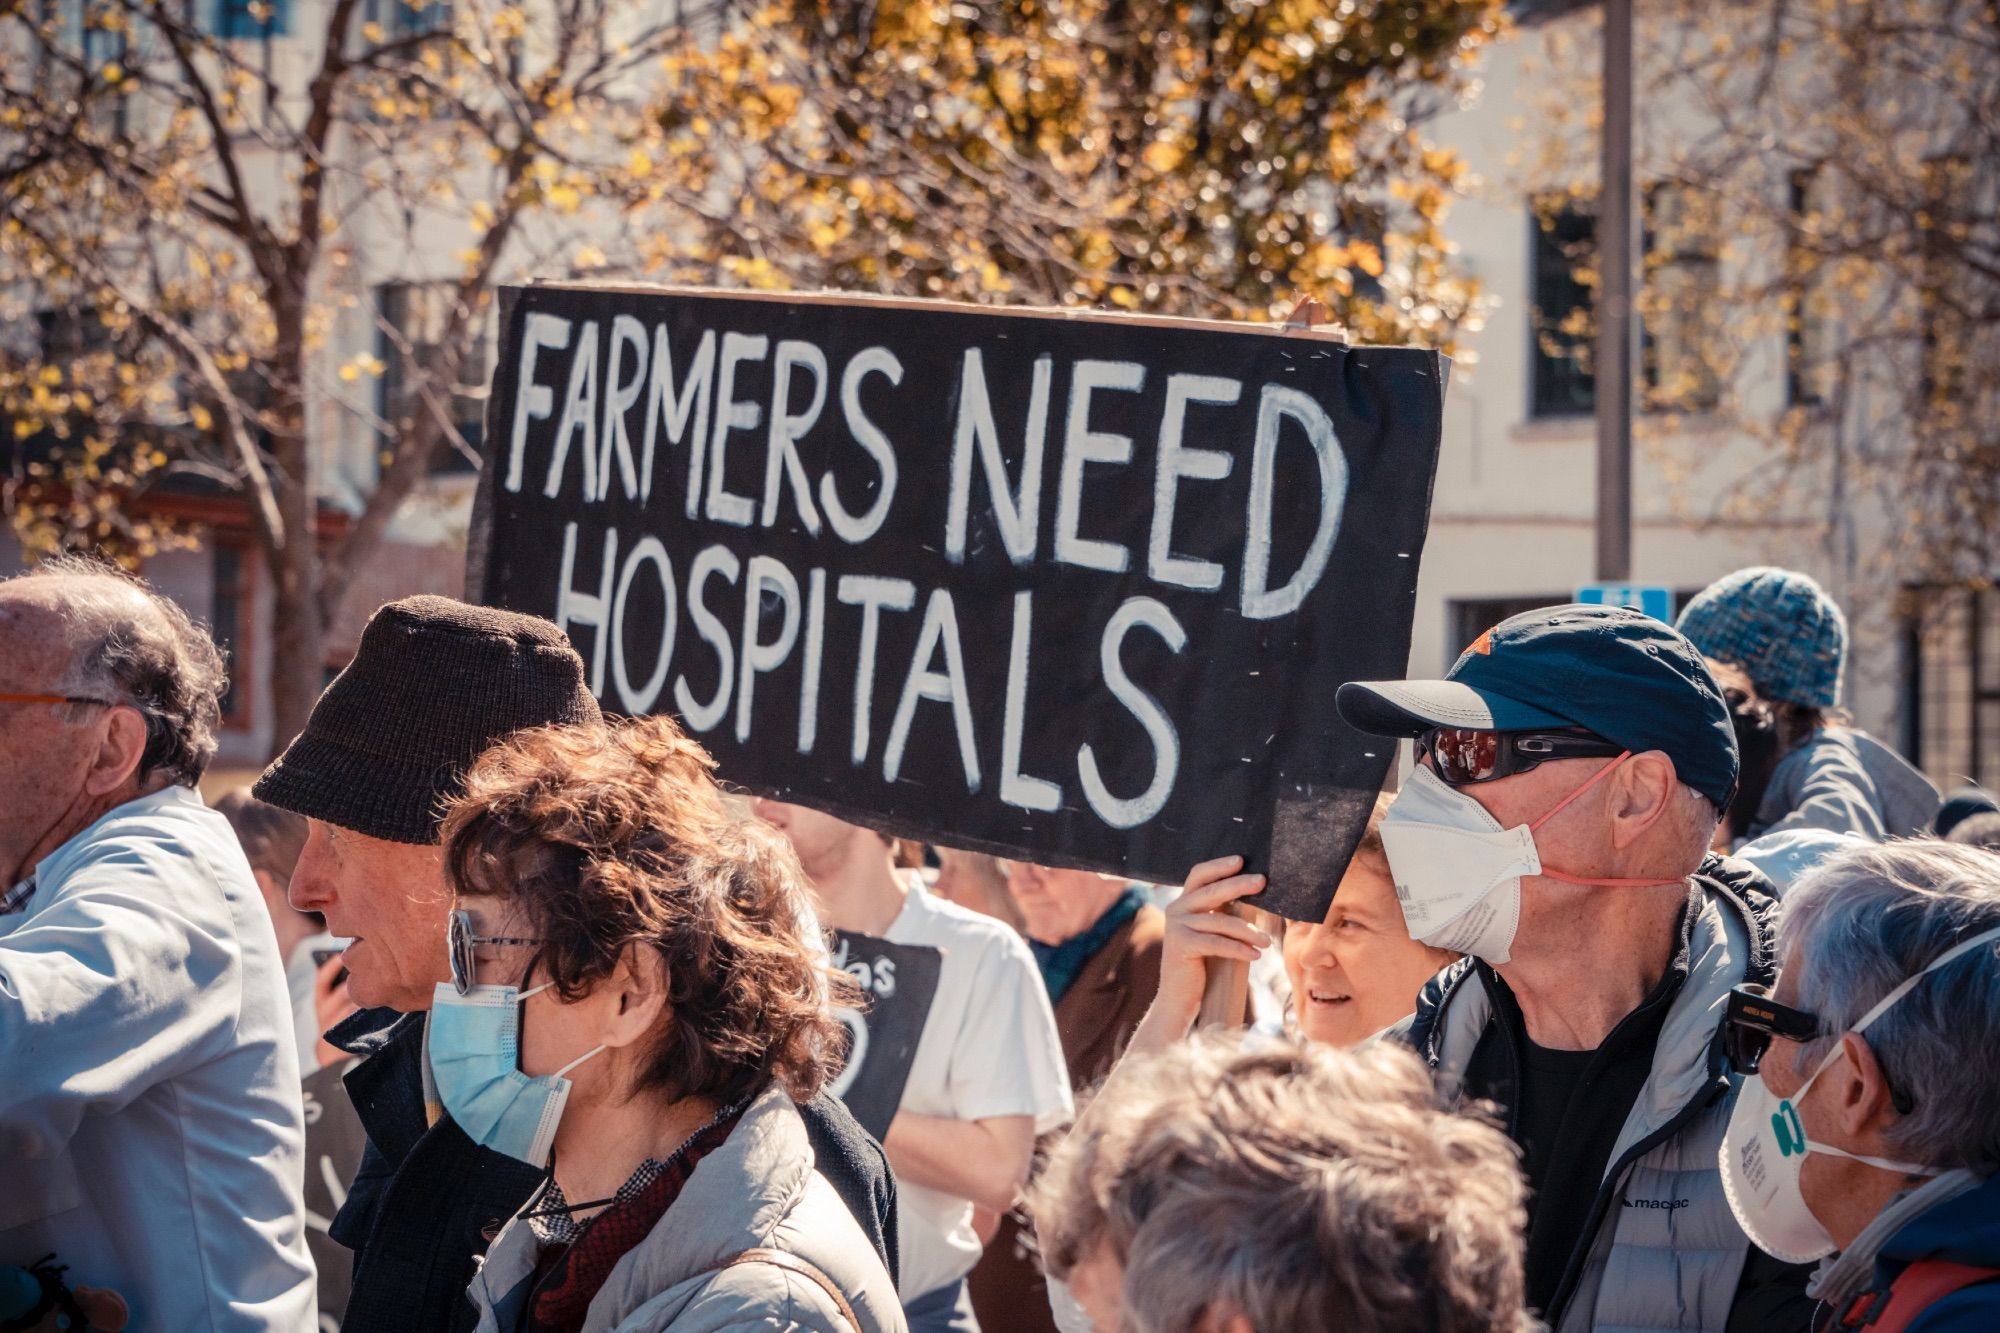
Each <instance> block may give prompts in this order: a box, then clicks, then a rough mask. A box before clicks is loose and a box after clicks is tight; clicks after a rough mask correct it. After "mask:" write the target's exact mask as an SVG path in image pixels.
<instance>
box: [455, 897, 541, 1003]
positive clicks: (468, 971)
mask: <svg viewBox="0 0 2000 1333" xmlns="http://www.w3.org/2000/svg"><path fill="white" fill-rule="evenodd" d="M445 943H446V945H447V947H448V948H449V949H450V952H451V984H452V988H453V989H454V990H456V991H457V992H458V993H459V994H460V995H470V994H472V987H473V985H474V984H475V983H474V977H473V961H472V950H473V948H474V946H476V945H480V944H540V943H541V941H540V940H538V939H529V938H527V937H525V936H520V935H475V934H473V933H472V913H470V912H468V911H466V910H465V909H464V908H457V909H454V910H453V912H452V914H451V925H450V926H449V927H448V928H447V929H446V931H445Z"/></svg>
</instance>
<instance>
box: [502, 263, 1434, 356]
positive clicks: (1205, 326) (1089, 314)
mask: <svg viewBox="0 0 2000 1333" xmlns="http://www.w3.org/2000/svg"><path fill="white" fill-rule="evenodd" d="M500 290H501V292H502V293H509V292H511V293H515V294H516V295H517V296H518V295H519V294H524V293H528V292H579V293H585V294H591V293H600V294H603V295H608V296H678V297H699V298H702V299H705V300H725V301H758V302H763V303H765V304H777V305H809V306H852V307H861V308H864V309H870V310H912V311H929V312H933V313H936V314H958V315H1002V316H1013V317H1016V318H1023V319H1048V320H1060V321H1065V322H1070V323H1078V322H1081V323H1105V324H1119V325H1124V326H1126V327H1130V328H1153V329H1181V330H1185V331H1188V332H1194V333H1255V334H1261V335H1263V336H1265V337H1277V338H1304V339H1307V340H1310V341H1312V342H1320V343H1327V344H1330V345H1332V346H1335V347H1348V348H1351V349H1353V350H1356V351H1361V350H1367V351H1377V350H1392V351H1411V352H1422V353H1424V354H1425V355H1427V356H1436V357H1438V358H1440V359H1441V360H1444V361H1449V360H1450V359H1451V358H1449V357H1447V356H1445V355H1444V353H1442V352H1440V351H1438V350H1437V349H1435V348H1431V347H1414V346H1408V345H1405V344H1388V343H1369V344H1363V345H1361V346H1360V347H1356V346H1355V345H1354V344H1351V343H1348V342H1347V341H1345V337H1344V335H1343V333H1342V331H1341V330H1340V328H1339V327H1338V326H1337V325H1328V326H1326V327H1323V328H1303V327H1300V326H1298V325H1290V324H1282V323H1279V322H1277V321H1275V320H1274V321H1272V322H1271V323H1268V324H1264V323H1254V322H1251V321H1248V320H1235V319H1199V318H1195V317H1193V316H1186V315H1141V314H1134V313H1132V312H1130V311H1125V310H1097V309H1093V308H1089V307H1082V306H1077V307H1071V306H1012V305H980V304H977V303H976V302H972V301H946V300H940V299H938V298H935V297H920V296H880V295H876V294H874V293H870V292H843V291H831V290H822V291H813V292H769V291H751V290H748V289H745V288H734V287H684V286H675V285H664V286H653V285H650V284H645V283H626V282H527V283H512V284H506V285H503V286H502V287H501V289H500Z"/></svg>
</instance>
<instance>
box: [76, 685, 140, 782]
mask: <svg viewBox="0 0 2000 1333" xmlns="http://www.w3.org/2000/svg"><path fill="white" fill-rule="evenodd" d="M99 726H100V727H101V728H102V730H100V731H99V732H98V737H97V753H96V754H95V755H94V756H92V758H91V761H90V770H89V772H87V773H85V774H84V779H83V789H84V791H85V792H86V793H88V794H89V795H91V796H109V795H110V794H111V793H113V792H115V791H117V790H119V789H120V788H122V787H123V786H124V785H125V784H126V783H128V782H130V781H131V780H132V775H133V774H134V773H137V772H138V771H139V761H140V760H141V759H144V758H145V757H146V718H145V715H144V714H142V713H141V712H140V711H139V710H138V709H136V708H132V707H130V706H128V705H125V704H120V705H118V706H117V707H115V708H108V709H106V710H105V718H104V720H103V721H102V722H101V723H99Z"/></svg>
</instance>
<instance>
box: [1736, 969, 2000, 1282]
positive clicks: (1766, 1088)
mask: <svg viewBox="0 0 2000 1333" xmlns="http://www.w3.org/2000/svg"><path fill="white" fill-rule="evenodd" d="M1996 939H2000V930H1989V931H1987V932H1985V933H1984V934H1981V935H1975V936H1973V937H1972V938H1971V939H1969V940H1966V941H1964V942H1963V943H1961V944H1957V945H1954V946H1952V947H1951V948H1949V949H1947V950H1945V951H1944V952H1943V953H1941V954H1939V955H1938V956H1937V958H1936V959H1935V960H1933V961H1932V962H1931V964H1930V965H1929V966H1928V967H1925V968H1924V969H1923V971H1921V972H1918V973H1917V974H1916V975H1915V976H1912V977H1908V978H1906V979H1905V980H1904V981H1903V982H1902V983H1901V984H1900V985H1898V986H1897V987H1896V988H1895V989H1894V990H1892V991H1890V992H1889V993H1888V994H1887V995H1885V996H1883V997H1882V999H1881V1002H1880V1003H1878V1004H1877V1005H1876V1006H1875V1007H1874V1008H1872V1009H1870V1010H1869V1011H1868V1012H1867V1013H1865V1014H1863V1015H1862V1016H1861V1018H1860V1019H1859V1020H1858V1021H1857V1022H1856V1023H1855V1024H1854V1026H1853V1027H1851V1028H1849V1029H1848V1030H1847V1031H1848V1032H1861V1031H1864V1030H1865V1029H1866V1028H1867V1027H1868V1026H1869V1025H1870V1024H1872V1023H1873V1022H1874V1021H1875V1020H1876V1019H1878V1018H1880V1017H1881V1016H1882V1015H1883V1014H1885V1013H1887V1012H1888V1011H1889V1009H1890V1008H1891V1007H1892V1006H1893V1005H1894V1004H1895V1003H1896V1002H1897V1001H1898V1000H1900V999H1902V998H1903V997H1904V996H1905V995H1908V994H1909V993H1910V991H1911V990H1913V989H1914V988H1915V987H1916V984H1917V983H1918V982H1920V981H1922V980H1923V979H1924V978H1925V977H1926V976H1929V975H1930V974H1931V973H1932V972H1935V971H1937V970H1938V969H1939V968H1941V967H1943V966H1944V965H1945V964H1946V963H1949V962H1951V961H1952V960H1953V959H1955V958H1957V957H1959V956H1960V955H1961V954H1964V953H1966V952H1968V951H1970V950H1972V949H1976V948H1978V947H1979V946H1980V945H1982V944H1989V943H1991V942H1992V941H1994V940H1996ZM1843 1035H1844V1034H1843ZM1846 1054H1847V1049H1846V1047H1845V1045H1844V1044H1842V1045H1836V1046H1834V1048H1833V1049H1832V1050H1830V1051H1828V1052H1827V1054H1826V1058H1825V1059H1823V1060H1821V1061H1820V1062H1819V1067H1818V1068H1817V1069H1815V1070H1813V1072H1812V1073H1811V1075H1810V1076H1808V1077H1807V1079H1806V1081H1805V1082H1803V1083H1801V1084H1799V1090H1798V1091H1797V1092H1795V1093H1793V1094H1792V1095H1791V1096H1789V1097H1780V1096H1778V1095H1777V1094H1776V1093H1774V1092H1772V1091H1771V1089H1770V1085H1768V1084H1766V1083H1765V1082H1764V1075H1763V1073H1762V1072H1761V1071H1760V1072H1758V1073H1755V1074H1752V1075H1750V1076H1749V1077H1747V1078H1745V1079H1744V1080H1743V1087H1742V1089H1741V1090H1740V1091H1738V1092H1737V1094H1736V1105H1735V1106H1734V1107H1732V1108H1731V1109H1730V1112H1729V1128H1728V1129H1726V1130H1725V1131H1723V1135H1722V1148H1721V1150H1720V1152H1719V1153H1718V1160H1719V1163H1720V1165H1721V1167H1722V1192H1723V1195H1724V1197H1726V1198H1727V1199H1728V1200H1729V1211H1730V1212H1732V1213H1734V1214H1736V1221H1737V1223H1738V1225H1740V1226H1741V1227H1742V1228H1743V1234H1744V1235H1746V1236H1748V1237H1750V1242H1751V1244H1753V1245H1755V1246H1756V1247H1757V1248H1758V1249H1760V1250H1762V1251H1764V1253H1766V1254H1768V1255H1771V1256H1772V1257H1773V1258H1777V1259H1782V1260H1784V1261H1785V1262H1786V1263H1792V1264H1804V1263H1811V1262H1813V1261H1814V1260H1818V1259H1824V1258H1826V1256H1827V1255H1829V1254H1832V1253H1833V1251H1834V1249H1835V1246H1834V1243H1833V1237H1832V1236H1830V1235H1828V1234H1827V1230H1826V1227H1825V1226H1824V1225H1822V1224H1821V1222H1820V1220H1819V1219H1818V1218H1817V1217H1815V1216H1813V1211H1812V1209H1811V1208H1809V1207H1807V1206H1806V1196H1805V1192H1804V1190H1803V1189H1801V1188H1800V1185H1799V1173H1800V1171H1802V1170H1803V1169H1804V1167H1805V1164H1806V1154H1808V1153H1824V1154H1826V1155H1828V1156H1830V1157H1845V1158H1848V1159H1850V1160H1852V1161H1856V1162H1866V1163H1867V1164H1868V1165H1869V1166H1873V1167H1880V1168H1881V1169H1882V1170H1884V1171H1894V1172H1897V1173H1899V1174H1902V1175H1906V1176H1935V1175H1940V1174H1942V1173H1941V1172H1940V1171H1939V1170H1938V1168H1936V1167H1932V1166H1918V1165H1915V1164H1913V1163H1910V1162H1890V1161H1885V1160H1883V1159H1882V1158H1880V1157H1864V1156H1863V1155H1862V1154H1860V1153H1852V1152H1848V1151H1847V1150H1846V1149H1845V1148H1836V1147H1833V1146H1832V1145H1831V1144H1826V1143H1814V1142H1812V1141H1811V1140H1810V1139H1809V1138H1808V1137H1807V1136H1806V1126H1805V1121H1803V1120H1801V1119H1800V1118H1799V1107H1800V1106H1801V1105H1802V1104H1803V1103H1804V1102H1805V1099H1806V1093H1807V1092H1809V1091H1811V1090H1812V1085H1813V1083H1814V1082H1815V1081H1817V1080H1818V1078H1819V1076H1820V1075H1821V1074H1824V1073H1825V1072H1826V1071H1827V1070H1828V1069H1830V1068H1832V1067H1833V1062H1834V1061H1836V1060H1838V1059H1840V1058H1842V1057H1843V1056H1845V1055H1846ZM1765 1058H1766V1059H1769V1058H1770V1057H1769V1056H1768V1055H1766V1056H1765ZM1906 1091H1907V1089H1906Z"/></svg>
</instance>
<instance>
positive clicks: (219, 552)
mask: <svg viewBox="0 0 2000 1333" xmlns="http://www.w3.org/2000/svg"><path fill="white" fill-rule="evenodd" d="M211 560H212V566H211V568H212V574H213V578H214V584H215V588H214V598H213V600H212V601H211V602H210V604H209V633H210V635H211V636H212V637H213V638H214V639H215V646H216V647H218V648H220V649H222V654H223V660H224V661H226V662H227V663H228V664H229V685H228V688H227V689H225V690H224V691H223V695H222V725H223V726H224V727H225V728H227V729H229V730H231V731H239V730H242V729H243V728H246V727H248V726H249V725H250V694H249V690H248V689H247V688H246V687H247V685H248V679H247V677H248V674H249V670H248V668H249V662H250V637H249V631H250V625H251V622H252V618H253V617H254V616H255V614H256V602H255V600H254V598H253V596H252V590H251V586H250V560H249V558H248V553H247V552H246V551H245V550H244V548H243V547H241V546H238V545H234V544H232V543H229V542H217V543H216V544H215V547H214V550H213V554H212V556H211Z"/></svg>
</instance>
